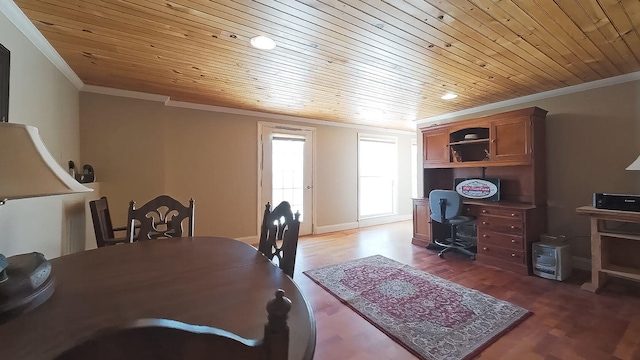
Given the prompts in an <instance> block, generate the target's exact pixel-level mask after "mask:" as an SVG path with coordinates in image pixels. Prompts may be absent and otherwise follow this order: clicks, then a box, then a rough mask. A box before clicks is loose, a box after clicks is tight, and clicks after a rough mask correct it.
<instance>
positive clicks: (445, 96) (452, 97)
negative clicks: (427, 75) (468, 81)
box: [440, 93, 458, 100]
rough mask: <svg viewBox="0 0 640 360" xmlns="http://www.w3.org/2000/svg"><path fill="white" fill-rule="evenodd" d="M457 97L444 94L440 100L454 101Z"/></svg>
mask: <svg viewBox="0 0 640 360" xmlns="http://www.w3.org/2000/svg"><path fill="white" fill-rule="evenodd" d="M457 97H458V94H454V93H446V94H444V95H442V97H441V98H440V99H442V100H451V99H455V98H457Z"/></svg>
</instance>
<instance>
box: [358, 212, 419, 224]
mask: <svg viewBox="0 0 640 360" xmlns="http://www.w3.org/2000/svg"><path fill="white" fill-rule="evenodd" d="M412 217H413V215H412V214H406V215H390V216H381V217H375V218H370V219H363V220H360V221H359V222H358V225H359V226H358V227H367V226H374V225H383V224H390V223H394V222H398V221H405V220H411V219H412Z"/></svg>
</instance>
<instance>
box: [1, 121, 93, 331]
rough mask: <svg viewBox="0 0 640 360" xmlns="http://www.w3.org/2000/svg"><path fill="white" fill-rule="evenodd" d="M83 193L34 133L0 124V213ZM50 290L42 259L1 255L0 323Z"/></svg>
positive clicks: (48, 267)
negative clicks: (25, 202) (16, 202)
mask: <svg viewBox="0 0 640 360" xmlns="http://www.w3.org/2000/svg"><path fill="white" fill-rule="evenodd" d="M87 191H93V190H92V189H90V188H87V187H85V186H83V185H81V184H80V183H79V182H77V181H76V180H75V179H74V178H73V177H71V175H69V174H68V173H67V172H66V171H65V170H64V169H62V167H60V165H58V163H57V162H56V161H55V159H54V158H53V156H51V153H49V151H48V150H47V148H46V147H45V146H44V143H43V142H42V139H41V138H40V135H39V134H38V129H37V128H35V127H33V126H28V125H24V124H14V123H7V122H0V207H1V205H4V204H5V202H6V201H8V200H13V199H23V198H29V197H38V196H49V195H62V194H72V193H79V192H87ZM15 241H19V239H15ZM0 250H1V249H0ZM53 290H54V281H53V277H52V276H51V264H50V263H49V262H48V261H47V259H45V257H44V255H43V254H41V253H38V252H33V253H29V254H20V255H15V256H10V257H8V258H7V257H5V256H4V255H2V254H0V323H2V322H3V321H6V320H8V319H10V318H13V317H15V316H17V315H19V314H21V313H24V312H26V311H28V310H31V309H33V308H35V307H36V306H38V305H40V304H42V303H43V302H45V301H46V300H47V299H48V298H49V297H50V296H51V294H53Z"/></svg>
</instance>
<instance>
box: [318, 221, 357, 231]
mask: <svg viewBox="0 0 640 360" xmlns="http://www.w3.org/2000/svg"><path fill="white" fill-rule="evenodd" d="M357 228H358V223H357V222H350V223H343V224H335V225H327V226H316V228H315V230H316V231H315V233H316V234H326V233H330V232H336V231H343V230H351V229H357Z"/></svg>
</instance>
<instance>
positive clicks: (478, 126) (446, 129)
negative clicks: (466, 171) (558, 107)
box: [422, 107, 547, 168]
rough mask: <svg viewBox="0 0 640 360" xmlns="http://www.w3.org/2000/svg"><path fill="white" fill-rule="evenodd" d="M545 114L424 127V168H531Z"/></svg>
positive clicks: (516, 114)
mask: <svg viewBox="0 0 640 360" xmlns="http://www.w3.org/2000/svg"><path fill="white" fill-rule="evenodd" d="M546 113H547V111H546V110H542V109H540V108H537V107H533V108H527V109H522V110H516V111H510V112H506V113H501V114H497V115H492V116H486V117H482V118H477V119H471V120H464V121H459V122H454V123H450V124H444V125H435V126H431V127H428V128H425V129H423V130H422V139H423V162H424V167H425V168H449V167H451V168H454V167H491V166H512V165H531V164H532V162H533V159H534V156H533V154H534V152H535V151H536V143H540V142H542V144H544V142H543V141H544V136H545V134H544V119H545V115H546ZM536 138H539V139H540V140H539V141H536ZM542 152H544V151H542Z"/></svg>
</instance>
